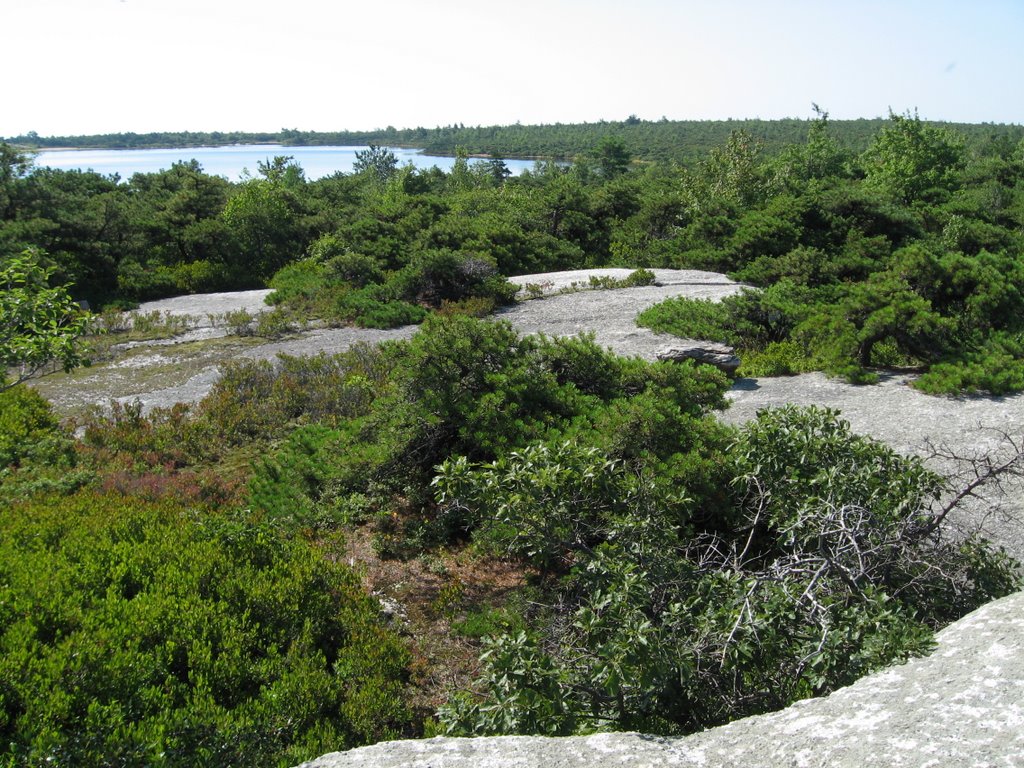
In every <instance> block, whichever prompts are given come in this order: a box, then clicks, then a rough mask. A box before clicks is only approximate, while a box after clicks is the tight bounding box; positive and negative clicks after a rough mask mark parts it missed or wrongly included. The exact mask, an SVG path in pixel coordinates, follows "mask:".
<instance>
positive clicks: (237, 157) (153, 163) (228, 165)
mask: <svg viewBox="0 0 1024 768" xmlns="http://www.w3.org/2000/svg"><path fill="white" fill-rule="evenodd" d="M364 149H366V147H285V146H282V145H280V144H239V145H234V146H229V147H185V148H180V149H74V150H71V149H69V150H43V151H40V152H39V153H38V154H37V155H36V161H35V162H36V165H37V166H47V167H49V168H59V169H63V170H73V169H78V170H82V171H86V170H92V171H96V172H97V173H102V174H104V175H110V174H113V173H116V174H118V175H119V176H120V177H121V178H122V179H128V178H130V177H131V175H132V174H133V173H154V172H156V171H160V170H164V169H166V168H170V167H171V165H172V164H173V163H176V162H179V161H182V160H186V161H187V160H192V159H195V160H198V161H199V164H200V165H202V166H203V170H204V171H206V172H207V173H210V174H213V175H214V176H225V177H227V178H228V179H230V180H231V181H238V179H240V178H241V175H242V171H243V170H248V171H249V172H250V173H252V174H253V175H254V176H255V175H256V168H257V163H260V162H267V161H268V160H272V159H273V158H274V156H275V155H290V156H291V157H293V158H295V162H297V163H298V164H299V165H301V166H302V169H303V170H304V171H305V172H306V178H307V179H310V180H312V179H319V178H320V177H322V176H329V175H331V174H332V173H335V172H337V171H343V172H344V173H349V172H351V170H352V163H354V162H355V159H356V152H358V151H360V150H364ZM391 151H392V152H394V153H395V156H396V157H397V158H398V164H399V166H402V165H405V164H406V163H412V164H413V165H414V166H416V167H417V168H430V167H431V166H435V165H436V166H437V167H438V168H440V169H441V170H443V171H450V170H451V169H452V166H453V165H454V164H455V158H454V157H435V156H431V155H422V154H420V152H419V150H417V149H409V148H402V147H391ZM469 162H470V164H472V163H473V162H475V161H474V160H473V159H470V161H469ZM505 165H507V166H508V169H509V170H510V171H512V174H513V175H516V176H518V175H519V174H520V173H522V172H523V171H524V170H526V169H531V170H532V169H533V165H534V161H533V160H506V161H505Z"/></svg>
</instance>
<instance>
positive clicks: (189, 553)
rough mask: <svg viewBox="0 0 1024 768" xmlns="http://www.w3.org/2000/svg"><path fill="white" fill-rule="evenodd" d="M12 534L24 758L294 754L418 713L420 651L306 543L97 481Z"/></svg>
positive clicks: (9, 562) (393, 726)
mask: <svg viewBox="0 0 1024 768" xmlns="http://www.w3.org/2000/svg"><path fill="white" fill-rule="evenodd" d="M0 530H2V534H0V570H2V573H3V579H2V580H0V593H2V599H0V649H2V653H0V691H2V698H0V731H2V733H3V748H2V750H3V755H4V757H5V759H6V760H9V761H11V764H16V765H35V764H42V763H47V762H53V763H56V764H67V765H81V766H100V765H112V764H122V765H144V764H147V765H153V764H156V765H168V766H171V765H182V766H184V765H188V766H192V765H209V766H220V765H238V766H243V765H251V766H264V765H281V766H287V765H294V764H296V763H297V762H299V761H301V760H303V759H308V758H310V757H313V756H315V755H318V754H321V753H322V752H324V751H327V750H330V749H337V748H339V747H340V748H345V747H353V746H356V745H359V744H365V743H369V742H372V741H377V740H380V739H383V738H389V737H395V736H398V735H400V734H402V733H403V729H404V728H406V727H407V725H408V723H409V711H408V709H407V707H406V705H405V704H404V685H405V679H406V667H407V664H408V661H409V657H408V654H407V652H406V651H405V650H404V648H403V646H402V644H401V642H400V641H399V640H398V638H397V637H395V636H394V635H393V634H391V633H390V632H388V631H387V630H385V629H384V628H383V627H382V626H381V625H380V623H379V620H378V612H379V609H378V607H377V605H376V604H375V602H374V601H373V600H372V599H370V598H369V597H368V596H367V595H366V594H365V593H364V592H363V590H362V588H361V586H360V584H359V579H358V578H357V577H356V576H355V575H354V574H353V573H352V572H351V571H350V570H349V569H347V568H346V567H344V566H342V565H339V564H336V563H333V562H331V561H330V560H328V559H326V558H324V557H323V556H321V555H320V554H318V553H317V552H316V551H315V550H313V549H311V548H309V547H308V546H306V545H305V544H303V543H299V542H294V543H290V542H287V541H285V540H283V539H281V538H279V537H278V536H276V535H275V534H274V533H273V531H272V529H271V528H269V527H266V526H259V525H254V524H251V523H247V522H244V521H230V520H227V519H219V518H205V519H201V518H197V517H195V516H193V515H191V514H190V513H189V512H188V511H187V510H185V509H182V508H180V507H178V506H177V505H175V504H173V503H170V502H164V503H159V504H151V503H141V502H138V501H132V500H129V499H126V498H123V497H119V496H116V495H97V494H89V493H82V494H78V495H76V496H73V497H70V498H63V499H60V498H52V497H51V498H43V499H39V500H37V501H35V502H32V503H29V504H24V505H18V506H15V507H14V508H13V509H9V510H7V511H6V512H5V514H4V515H3V516H2V517H0ZM40 574H46V578H45V579H42V580H41V579H40V578H39V575H40Z"/></svg>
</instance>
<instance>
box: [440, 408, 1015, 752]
mask: <svg viewBox="0 0 1024 768" xmlns="http://www.w3.org/2000/svg"><path fill="white" fill-rule="evenodd" d="M728 463H729V465H730V473H731V478H732V479H731V483H729V484H730V485H731V487H732V489H733V496H732V500H731V505H730V507H729V509H727V510H723V511H722V512H720V513H719V514H716V515H712V516H709V515H707V514H706V513H703V514H702V513H701V512H700V511H699V507H698V504H699V503H700V498H699V497H698V499H686V498H683V497H682V496H681V494H680V490H679V487H678V486H668V485H662V484H659V483H657V482H653V481H652V479H651V478H650V477H649V476H647V475H645V473H644V472H642V471H638V470H637V465H636V464H633V465H632V466H630V465H629V464H627V463H621V464H620V463H616V462H609V461H608V460H607V459H604V458H602V456H601V455H600V453H599V452H597V451H594V450H588V449H586V448H583V447H582V446H578V445H571V444H565V445H562V446H559V447H557V448H550V447H544V446H533V447H530V448H528V449H525V450H523V451H520V452H515V453H512V454H509V455H507V456H506V457H505V458H503V459H501V460H499V461H497V462H493V463H490V464H485V465H476V466H474V465H472V464H470V463H468V462H466V461H465V460H464V459H459V460H453V461H449V462H447V463H446V464H445V465H444V466H443V467H442V468H441V474H440V475H439V477H438V480H437V481H436V484H437V486H438V490H439V494H440V495H441V498H442V499H443V500H444V501H445V503H447V504H448V505H449V507H450V508H451V509H452V510H454V511H456V512H457V513H458V514H460V515H462V516H464V517H465V516H467V515H468V516H470V517H472V516H474V515H475V516H477V520H478V525H479V526H480V527H479V528H478V530H479V532H480V534H481V535H484V534H486V535H487V536H489V537H491V538H492V539H493V540H495V541H496V542H498V543H500V544H501V545H503V546H504V547H506V548H507V549H508V551H510V552H511V553H513V554H516V555H518V556H521V557H525V558H529V559H531V560H533V561H536V562H538V563H539V564H541V565H544V564H547V563H550V562H551V561H552V560H554V559H557V560H558V561H559V564H560V566H561V567H560V569H559V570H560V572H561V573H563V574H566V573H568V575H567V576H563V578H562V579H561V580H560V581H558V582H555V583H553V584H552V587H553V589H552V594H551V597H550V600H551V601H552V603H553V604H554V605H557V606H559V611H560V615H559V616H558V617H557V618H556V619H555V620H554V621H552V623H551V624H550V625H549V626H548V627H547V629H546V631H545V632H544V633H542V634H528V633H525V632H518V633H514V632H513V633H509V634H506V635H504V636H501V637H498V638H495V639H493V640H490V641H489V642H488V644H487V645H486V651H485V653H484V655H483V656H482V657H481V661H482V663H483V665H484V667H483V672H482V675H481V677H480V678H479V679H478V681H477V687H476V690H477V692H478V693H477V694H476V695H474V696H468V695H463V696H459V697H456V698H454V699H453V700H452V701H451V702H449V703H448V704H447V705H446V706H445V707H443V708H442V709H441V711H440V713H439V717H440V719H441V722H442V724H443V725H444V726H445V728H446V729H447V731H448V732H449V733H453V734H494V733H543V734H549V735H564V734H569V733H585V732H589V731H593V730H602V729H616V730H620V729H628V730H640V731H644V732H659V733H680V732H688V731H693V730H700V729H702V728H704V727H707V726H710V725H714V724H718V723H720V722H723V721H725V720H728V719H732V718H735V717H739V716H743V715H747V714H754V713H757V712H763V711H766V710H768V709H774V708H778V707H781V706H785V705H786V704H788V703H790V702H792V701H794V700H796V699H799V698H804V697H806V696H809V695H814V694H821V693H827V692H829V691H831V690H834V689H835V688H837V687H840V686H843V685H847V684H849V683H850V682H852V681H853V680H855V679H856V678H858V677H860V676H862V675H863V674H866V673H867V672H870V671H872V670H875V669H878V668H879V667H881V666H884V665H886V664H889V663H892V661H894V660H898V659H902V658H906V656H907V655H911V654H916V653H921V652H923V651H925V650H927V648H928V647H929V643H930V631H931V629H932V628H934V627H936V626H941V625H942V624H944V623H945V622H948V621H951V620H954V619H956V618H958V617H959V616H962V615H963V614H964V613H966V612H968V611H970V610H973V609H974V608H975V607H977V606H979V605H981V604H982V603H984V602H986V601H987V600H990V599H992V598H994V597H998V596H1001V595H1003V594H1007V593H1009V592H1010V591H1012V590H1014V589H1015V588H1017V586H1016V585H1018V584H1019V577H1018V576H1017V575H1015V571H1014V567H1015V566H1014V564H1013V563H1011V562H1009V561H1008V560H1007V559H1006V558H1005V556H1003V555H1001V554H999V553H997V552H994V551H993V550H992V549H990V548H988V547H986V546H985V545H984V544H983V543H981V542H977V541H972V542H969V543H968V544H966V545H961V544H958V543H950V542H947V541H945V540H944V539H943V538H942V536H941V535H940V529H939V528H938V526H937V525H934V524H933V523H934V521H935V515H937V514H942V508H941V507H938V506H933V504H934V503H935V502H936V500H937V499H938V497H939V494H940V492H941V491H942V489H943V484H942V481H941V480H940V478H939V477H937V476H936V475H934V474H933V473H931V472H929V471H927V470H926V469H925V468H924V467H923V465H922V464H921V462H920V461H919V460H916V459H908V458H905V457H901V456H899V455H897V454H896V453H895V452H893V451H892V450H890V449H888V448H886V447H884V446H882V445H880V444H878V443H876V442H874V441H871V440H868V439H866V438H862V437H857V436H854V435H852V434H851V433H850V431H849V426H848V425H847V424H846V423H845V422H842V421H840V420H839V419H838V418H837V415H836V414H835V413H834V412H831V411H827V410H821V409H814V408H811V409H798V408H794V407H786V408H783V409H778V410H774V411H765V412H762V413H761V414H759V416H758V418H757V419H756V420H755V421H754V422H751V423H750V424H748V425H747V426H746V427H744V428H743V430H742V431H741V432H740V433H739V434H738V435H737V437H736V440H735V442H734V444H733V445H732V447H731V448H730V449H729V453H728ZM640 466H642V465H640ZM680 512H682V514H680Z"/></svg>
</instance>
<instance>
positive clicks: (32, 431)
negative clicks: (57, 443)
mask: <svg viewBox="0 0 1024 768" xmlns="http://www.w3.org/2000/svg"><path fill="white" fill-rule="evenodd" d="M56 431H57V417H56V416H54V415H53V410H52V409H51V408H50V404H49V403H48V402H47V401H46V399H45V398H43V396H42V395H40V394H39V393H38V392H36V391H35V390H34V389H32V388H31V387H27V386H25V385H19V386H16V387H11V388H10V389H6V390H3V391H0V468H3V467H6V466H8V465H9V464H15V463H17V462H18V461H20V460H21V459H22V458H24V457H25V456H27V455H28V454H29V453H30V452H31V451H32V447H33V445H34V444H36V443H38V442H39V441H41V440H43V439H44V438H46V437H47V436H49V435H52V434H54V433H55V432H56Z"/></svg>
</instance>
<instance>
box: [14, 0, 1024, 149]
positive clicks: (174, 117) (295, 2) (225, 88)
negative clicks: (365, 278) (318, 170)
mask: <svg viewBox="0 0 1024 768" xmlns="http://www.w3.org/2000/svg"><path fill="white" fill-rule="evenodd" d="M0 10H2V13H0V18H2V20H3V25H4V33H3V35H2V38H0V68H2V71H3V72H4V73H5V74H6V77H5V78H4V79H5V83H4V86H3V90H4V97H3V99H2V101H0V136H8V137H12V136H16V135H20V134H23V133H27V132H29V131H36V132H37V133H39V134H40V135H42V136H61V135H81V134H92V133H118V132H122V131H134V132H137V133H145V132H152V131H186V130H191V131H234V130H237V131H277V130H280V129H282V128H298V129H300V130H312V131H332V130H371V129H375V128H383V127H385V126H388V125H392V126H395V127H397V128H408V127H416V126H425V127H434V126H437V125H450V124H453V123H462V124H465V125H495V124H511V123H516V122H521V123H523V124H536V123H558V122H560V123H575V122H591V121H597V120H623V119H625V118H626V117H628V116H629V115H634V114H635V115H637V116H639V117H640V118H643V119H646V120H658V119H661V118H662V117H667V118H668V119H670V120H718V119H725V118H737V119H740V118H762V119H774V118H782V117H798V118H810V117H813V114H814V113H813V107H812V104H818V105H819V106H821V107H822V108H823V109H825V110H827V111H828V112H829V114H830V115H831V117H832V118H834V119H852V118H858V117H867V118H871V117H885V116H886V115H888V114H889V112H890V110H891V111H893V112H896V113H907V112H913V111H915V110H916V111H917V113H918V114H919V115H920V116H921V117H922V118H924V119H928V120H948V121H954V122H972V123H980V122H994V123H1024V43H1022V41H1024V0H614V1H613V0H515V2H512V0H504V1H503V2H493V1H492V0H374V1H373V2H367V0H359V1H358V2H352V1H350V0H331V1H328V0H274V1H271V0H0Z"/></svg>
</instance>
